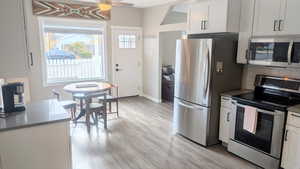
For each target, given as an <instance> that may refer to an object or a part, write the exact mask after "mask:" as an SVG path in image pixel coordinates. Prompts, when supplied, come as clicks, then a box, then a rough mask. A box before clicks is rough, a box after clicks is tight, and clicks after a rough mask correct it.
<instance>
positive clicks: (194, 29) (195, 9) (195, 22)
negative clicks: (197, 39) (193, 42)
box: [188, 0, 210, 34]
mask: <svg viewBox="0 0 300 169" xmlns="http://www.w3.org/2000/svg"><path fill="white" fill-rule="evenodd" d="M209 5H210V4H209V0H206V1H201V2H199V3H197V4H193V5H192V6H191V7H190V9H189V14H188V22H189V25H188V27H189V30H188V32H189V33H190V34H196V33H205V32H207V30H204V29H203V21H208V25H207V26H208V27H209V24H210V23H209V22H210V20H209Z"/></svg>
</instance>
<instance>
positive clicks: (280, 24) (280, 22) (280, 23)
mask: <svg viewBox="0 0 300 169" xmlns="http://www.w3.org/2000/svg"><path fill="white" fill-rule="evenodd" d="M282 26H283V20H282V19H280V20H279V26H278V31H283V29H282Z"/></svg>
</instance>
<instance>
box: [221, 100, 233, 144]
mask: <svg viewBox="0 0 300 169" xmlns="http://www.w3.org/2000/svg"><path fill="white" fill-rule="evenodd" d="M231 114H232V103H231V98H230V97H224V96H222V97H221V108H220V126H219V127H220V128H219V140H221V141H222V142H223V143H227V144H228V142H229V127H230V115H231Z"/></svg>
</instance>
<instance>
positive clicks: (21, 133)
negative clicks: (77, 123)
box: [0, 121, 72, 169]
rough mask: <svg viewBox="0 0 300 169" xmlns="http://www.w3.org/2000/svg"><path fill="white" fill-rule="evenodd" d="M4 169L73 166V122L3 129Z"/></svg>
mask: <svg viewBox="0 0 300 169" xmlns="http://www.w3.org/2000/svg"><path fill="white" fill-rule="evenodd" d="M0 138H1V139H0V150H1V151H0V157H1V161H0V168H1V167H2V169H72V158H71V142H70V126H69V122H68V121H65V122H58V123H52V124H46V125H39V126H33V127H29V128H22V129H15V130H9V131H2V132H0Z"/></svg>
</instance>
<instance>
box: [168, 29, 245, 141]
mask: <svg viewBox="0 0 300 169" xmlns="http://www.w3.org/2000/svg"><path fill="white" fill-rule="evenodd" d="M237 39H238V35H237V34H232V33H225V34H222V33H218V34H204V35H189V36H188V38H187V39H180V40H177V45H176V66H175V98H174V116H173V129H174V132H175V133H178V134H180V135H182V136H184V137H186V138H188V139H190V140H192V141H194V142H197V143H199V144H201V145H203V146H209V145H213V144H216V143H218V131H219V114H220V94H221V93H222V92H226V91H230V90H235V89H240V87H241V76H242V66H241V65H238V64H236V53H237Z"/></svg>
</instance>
